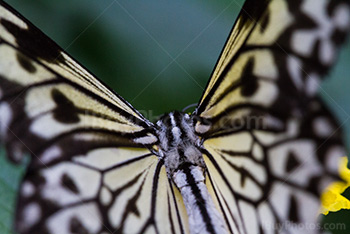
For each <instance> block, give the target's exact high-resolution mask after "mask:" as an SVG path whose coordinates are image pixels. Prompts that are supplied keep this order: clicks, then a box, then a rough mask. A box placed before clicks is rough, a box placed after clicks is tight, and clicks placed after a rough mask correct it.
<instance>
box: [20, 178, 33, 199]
mask: <svg viewBox="0 0 350 234" xmlns="http://www.w3.org/2000/svg"><path fill="white" fill-rule="evenodd" d="M21 191H22V195H23V196H24V197H30V196H32V195H33V194H34V192H35V187H34V185H33V184H32V183H30V182H28V181H25V182H24V183H23V184H22V188H21Z"/></svg>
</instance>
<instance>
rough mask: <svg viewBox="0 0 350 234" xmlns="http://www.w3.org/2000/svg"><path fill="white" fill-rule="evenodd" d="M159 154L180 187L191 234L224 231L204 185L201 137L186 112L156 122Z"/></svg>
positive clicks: (204, 169) (173, 179)
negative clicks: (196, 132)
mask: <svg viewBox="0 0 350 234" xmlns="http://www.w3.org/2000/svg"><path fill="white" fill-rule="evenodd" d="M157 126H158V131H157V133H158V137H159V151H158V154H159V156H160V157H161V158H162V159H163V160H164V165H165V168H166V170H167V173H168V177H169V178H170V179H171V180H172V181H173V182H174V184H175V185H176V187H177V188H178V189H179V190H180V192H181V195H182V198H183V201H184V204H185V207H186V210H187V214H188V217H189V226H190V231H191V233H220V234H221V233H227V231H226V228H225V224H224V220H223V218H222V215H221V214H220V213H219V211H218V210H217V208H216V207H215V205H214V202H213V200H212V198H211V197H210V195H209V192H208V189H207V187H206V184H205V175H206V166H205V163H204V160H203V156H202V152H201V148H202V146H201V141H200V138H199V137H198V136H197V135H196V134H195V132H194V127H193V120H192V119H191V117H190V116H189V115H188V114H184V113H180V112H172V113H169V114H168V115H164V116H163V117H162V118H161V119H160V120H159V121H158V122H157Z"/></svg>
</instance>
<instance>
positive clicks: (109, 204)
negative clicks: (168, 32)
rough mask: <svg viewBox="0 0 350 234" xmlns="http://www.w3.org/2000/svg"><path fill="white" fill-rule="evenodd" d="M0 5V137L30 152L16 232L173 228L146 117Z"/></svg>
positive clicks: (14, 151) (10, 149)
mask: <svg viewBox="0 0 350 234" xmlns="http://www.w3.org/2000/svg"><path fill="white" fill-rule="evenodd" d="M0 3H1V4H0V110H1V116H0V136H1V140H2V141H3V142H4V143H5V146H6V148H7V153H8V157H9V158H10V159H12V160H13V161H16V162H17V161H20V160H21V159H22V157H23V154H24V153H29V154H30V163H29V165H28V168H27V172H26V175H25V176H24V179H23V181H22V184H21V188H20V192H19V195H18V204H17V212H16V222H15V228H16V230H17V231H18V232H19V233H101V232H103V231H105V232H107V233H111V232H115V231H119V232H123V233H125V232H126V231H128V232H131V233H143V232H147V231H148V232H155V231H156V232H158V233H171V232H177V233H181V232H183V230H184V229H185V228H186V226H185V225H186V224H183V219H185V218H186V212H185V208H184V207H183V205H182V203H181V200H179V199H181V196H179V194H177V193H178V192H177V190H174V188H173V187H172V185H171V184H170V183H169V181H168V178H167V176H166V172H165V169H164V166H163V162H162V161H161V160H159V159H158V157H156V156H155V155H154V154H152V153H151V151H150V150H149V148H150V147H151V145H152V144H154V143H155V142H156V141H157V138H156V137H155V135H154V134H153V133H154V132H153V124H152V123H150V122H149V121H148V120H146V119H145V118H144V117H143V116H142V115H140V114H139V113H138V112H137V111H136V110H135V109H134V108H133V107H132V106H131V105H130V104H128V103H127V102H126V101H124V100H123V99H122V98H121V97H120V96H118V95H117V94H115V93H114V92H112V91H111V90H110V89H108V88H107V87H106V86H105V85H104V84H103V83H102V82H100V81H99V80H97V79H96V78H95V77H94V76H92V75H91V74H90V73H89V72H88V71H87V70H85V69H84V68H83V67H82V66H81V65H79V64H78V63H77V62H75V61H74V60H73V59H71V58H70V57H69V56H68V55H67V54H66V53H65V52H63V50H62V49H60V48H59V47H58V46H57V45H56V44H55V43H54V42H53V41H52V40H50V39H49V38H48V37H46V36H45V35H44V34H43V33H42V32H41V31H39V30H38V29H37V28H36V27H35V26H33V25H32V24H31V23H30V22H28V21H27V20H26V19H24V18H23V17H22V16H21V15H20V14H18V13H17V12H15V11H14V10H13V9H12V8H11V7H9V6H8V5H7V4H5V3H4V2H2V1H1V2H0ZM159 188H162V189H159ZM159 198H161V199H159ZM164 223H166V224H164ZM159 224H161V225H159Z"/></svg>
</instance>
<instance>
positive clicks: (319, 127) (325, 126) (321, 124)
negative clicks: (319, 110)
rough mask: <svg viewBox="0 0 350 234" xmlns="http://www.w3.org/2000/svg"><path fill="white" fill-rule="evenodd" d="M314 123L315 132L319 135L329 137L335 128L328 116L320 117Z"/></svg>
mask: <svg viewBox="0 0 350 234" xmlns="http://www.w3.org/2000/svg"><path fill="white" fill-rule="evenodd" d="M312 125H313V126H312V127H313V130H314V132H315V133H316V134H317V135H318V136H319V137H329V136H331V135H332V133H333V128H332V126H331V124H330V123H329V120H328V119H327V118H324V117H319V118H317V119H315V120H314V122H313V124H312Z"/></svg>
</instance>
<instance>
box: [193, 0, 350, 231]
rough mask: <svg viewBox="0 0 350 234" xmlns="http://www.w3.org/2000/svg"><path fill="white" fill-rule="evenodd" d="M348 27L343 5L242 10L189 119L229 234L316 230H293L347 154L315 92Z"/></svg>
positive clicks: (285, 4)
mask: <svg viewBox="0 0 350 234" xmlns="http://www.w3.org/2000/svg"><path fill="white" fill-rule="evenodd" d="M349 28H350V6H349V2H348V1H335V0H333V1H332V0H330V1H319V0H302V1H294V0H290V1H289V0H265V1H253V0H247V1H246V3H245V4H244V6H243V9H242V11H241V13H240V15H239V18H238V20H237V22H236V24H235V26H234V28H233V30H232V32H231V34H230V37H229V39H228V40H227V42H226V45H225V48H224V50H223V51H222V54H221V57H220V59H219V61H218V63H217V65H216V67H215V70H214V72H213V74H212V77H211V79H210V81H209V83H208V85H207V88H206V90H205V92H204V94H203V96H202V98H201V100H200V103H199V106H198V107H197V109H196V111H195V112H194V115H195V116H197V117H198V118H197V120H198V121H197V123H196V127H195V128H196V131H197V133H198V134H200V135H201V136H202V137H203V141H204V143H203V145H204V147H205V149H206V151H205V152H204V154H205V156H204V157H205V161H206V165H207V167H208V180H207V183H208V185H210V186H209V187H210V188H212V189H211V192H212V194H213V195H214V196H215V197H216V198H217V201H216V202H217V205H218V207H219V208H220V209H221V211H222V213H223V216H224V218H225V220H226V223H227V226H228V227H229V229H230V231H231V232H234V233H235V232H238V233H259V232H260V233H276V232H286V233H305V232H309V233H313V232H317V230H315V229H313V230H310V229H298V224H299V225H301V226H302V227H305V225H307V224H308V223H314V222H315V221H316V216H317V211H318V205H319V196H320V193H321V192H322V190H323V189H324V188H325V186H326V185H328V184H329V182H331V181H334V180H335V179H338V176H337V166H338V165H337V163H338V160H339V157H340V156H344V155H345V153H344V152H345V151H344V147H343V143H342V139H341V134H340V133H339V125H338V124H337V123H336V121H335V120H334V118H333V117H332V115H331V114H330V112H329V111H328V110H327V108H326V107H325V105H324V104H323V103H322V101H320V100H319V99H318V98H317V97H316V96H317V95H316V91H317V88H318V84H319V82H320V81H321V78H322V77H323V76H324V75H325V74H326V73H327V72H328V71H329V69H330V68H331V66H332V65H333V63H334V61H335V58H336V54H337V51H338V49H339V47H340V45H341V44H342V43H343V42H344V39H345V37H346V35H347V33H348V31H349ZM299 227H300V226H299ZM305 228H306V227H305Z"/></svg>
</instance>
